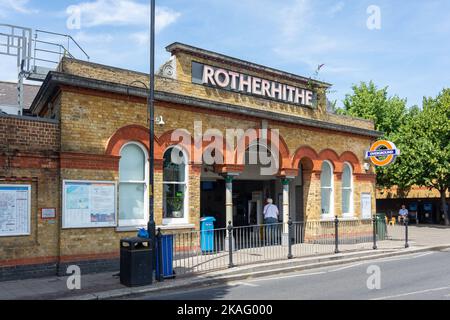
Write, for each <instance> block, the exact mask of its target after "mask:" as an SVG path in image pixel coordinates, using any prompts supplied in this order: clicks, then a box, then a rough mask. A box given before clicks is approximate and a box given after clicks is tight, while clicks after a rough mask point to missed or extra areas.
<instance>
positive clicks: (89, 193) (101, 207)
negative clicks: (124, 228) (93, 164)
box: [62, 180, 117, 228]
mask: <svg viewBox="0 0 450 320" xmlns="http://www.w3.org/2000/svg"><path fill="white" fill-rule="evenodd" d="M62 220H63V221H62V227H63V228H98V227H115V226H116V221H117V210H116V183H115V182H111V181H75V180H64V181H63V211H62Z"/></svg>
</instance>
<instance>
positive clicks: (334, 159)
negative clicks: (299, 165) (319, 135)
mask: <svg viewBox="0 0 450 320" xmlns="http://www.w3.org/2000/svg"><path fill="white" fill-rule="evenodd" d="M319 159H320V160H322V161H324V160H328V161H330V162H331V163H332V164H333V169H334V172H335V173H336V172H342V162H341V161H340V159H339V156H338V154H337V153H336V152H335V151H334V150H332V149H323V150H322V151H320V152H319Z"/></svg>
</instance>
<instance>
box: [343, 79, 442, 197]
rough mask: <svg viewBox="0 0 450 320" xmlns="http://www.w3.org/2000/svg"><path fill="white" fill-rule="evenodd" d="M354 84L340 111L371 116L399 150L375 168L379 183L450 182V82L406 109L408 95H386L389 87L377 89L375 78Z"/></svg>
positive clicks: (432, 185) (401, 185)
mask: <svg viewBox="0 0 450 320" xmlns="http://www.w3.org/2000/svg"><path fill="white" fill-rule="evenodd" d="M352 89H353V93H352V94H348V95H347V96H346V97H345V99H344V101H343V103H344V109H338V113H339V114H345V115H351V116H356V117H361V118H365V119H369V120H373V121H374V122H375V128H376V129H377V130H379V131H382V132H383V133H384V135H383V138H385V139H387V140H390V141H392V142H394V143H395V145H396V146H397V147H398V148H399V149H400V151H401V155H400V156H399V157H397V159H396V161H395V163H393V164H392V165H390V166H388V167H385V168H377V169H376V172H377V184H378V185H379V186H384V187H391V186H393V185H397V186H398V187H399V188H400V189H403V190H407V189H408V188H410V187H411V186H412V185H415V184H416V185H422V186H428V187H430V188H436V189H438V190H439V191H442V190H445V189H448V188H450V88H447V89H444V90H443V91H442V92H441V93H440V94H439V95H438V96H437V97H436V98H424V100H423V107H422V110H421V109H420V108H419V107H418V106H413V107H411V108H410V109H409V110H408V109H407V108H406V100H405V99H400V98H399V97H398V96H393V97H388V93H387V88H383V89H378V88H377V87H376V86H375V84H374V83H373V82H370V83H369V84H366V83H364V82H362V83H360V85H359V86H356V85H355V86H353V88H352Z"/></svg>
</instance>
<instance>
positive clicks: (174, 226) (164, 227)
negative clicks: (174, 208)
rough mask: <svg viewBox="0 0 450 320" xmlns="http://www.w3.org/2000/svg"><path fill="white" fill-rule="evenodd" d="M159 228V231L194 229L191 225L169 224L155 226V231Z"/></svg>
mask: <svg viewBox="0 0 450 320" xmlns="http://www.w3.org/2000/svg"><path fill="white" fill-rule="evenodd" d="M158 228H161V230H175V229H195V224H193V223H169V224H162V225H159V226H156V229H158Z"/></svg>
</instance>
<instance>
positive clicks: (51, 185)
mask: <svg viewBox="0 0 450 320" xmlns="http://www.w3.org/2000/svg"><path fill="white" fill-rule="evenodd" d="M175 54H176V75H177V79H170V78H165V77H162V76H157V80H156V83H155V85H156V90H157V91H158V92H160V93H161V94H163V93H164V94H169V95H170V94H176V95H182V96H184V97H187V98H201V99H205V100H209V101H212V102H220V103H228V104H232V105H236V106H240V107H241V108H242V109H243V110H246V109H248V110H258V111H270V112H276V113H278V114H280V115H288V116H291V117H293V118H295V117H298V118H299V119H310V120H311V121H322V122H323V123H329V124H333V125H335V126H337V127H339V126H344V125H346V126H349V127H352V128H357V129H358V130H362V132H364V131H367V132H369V131H373V123H372V122H368V121H365V120H361V119H354V118H348V117H341V116H337V115H334V114H330V113H327V112H326V110H325V109H326V108H325V101H326V100H325V91H324V89H323V88H321V89H318V90H319V105H318V106H317V107H316V108H305V107H299V106H294V105H290V104H288V103H281V102H275V101H268V100H264V99H262V98H258V97H251V96H245V95H241V94H238V93H232V92H226V91H223V90H219V89H214V88H209V87H205V86H201V85H197V84H193V83H192V81H191V78H190V64H191V61H193V60H195V61H198V62H205V63H206V62H208V60H207V59H206V58H205V57H199V56H193V55H190V54H188V53H186V52H176V53H175ZM210 63H213V64H214V65H216V66H218V67H227V68H231V69H233V68H237V66H230V65H228V64H226V63H224V62H220V61H213V62H210ZM58 71H59V73H55V74H53V75H52V74H49V76H48V77H47V80H46V81H47V82H45V83H44V85H43V87H44V86H47V87H46V88H47V89H46V90H47V91H43V90H41V91H43V92H40V94H38V97H37V98H36V100H35V102H34V104H33V106H32V112H34V113H35V114H37V115H39V116H40V117H43V118H39V119H43V120H38V119H26V118H24V117H22V118H17V117H6V116H0V140H1V141H2V144H1V146H0V179H2V180H8V181H13V183H20V182H22V181H30V183H31V184H32V233H31V235H30V236H25V237H0V280H1V279H2V277H3V278H8V277H11V276H12V275H11V274H12V271H11V268H12V267H14V266H23V268H26V269H27V268H28V269H27V270H31V271H30V272H32V270H35V272H36V273H39V274H48V273H49V272H50V273H51V272H53V271H55V270H56V271H58V270H59V271H58V272H59V273H64V266H66V265H68V264H70V263H78V264H80V265H81V266H82V269H83V270H82V271H83V272H87V271H99V270H106V269H108V268H113V269H114V268H117V257H118V255H119V251H118V243H119V239H120V238H123V237H127V236H133V235H135V233H136V232H135V231H129V230H125V231H124V230H122V229H120V228H116V227H110V228H74V229H63V228H61V225H62V224H61V219H62V218H61V211H62V204H61V202H62V199H61V189H62V187H61V186H62V181H63V180H98V181H100V180H106V181H115V182H118V178H119V160H120V148H121V147H122V146H123V145H124V144H125V143H126V142H129V141H135V142H138V143H140V144H141V145H143V146H144V147H145V148H148V145H149V141H148V136H147V128H148V124H147V104H146V98H145V96H139V95H133V94H126V92H127V91H125V93H124V92H122V93H119V92H111V91H108V90H106V89H104V88H106V87H111V88H113V87H114V88H118V89H117V90H119V89H121V88H122V89H123V90H125V89H124V87H123V85H127V86H129V87H131V88H132V89H135V90H137V89H139V88H142V86H141V85H140V84H139V83H138V81H143V82H145V83H147V82H148V81H147V75H145V74H140V73H136V72H132V71H129V70H122V69H117V68H113V67H108V66H102V65H97V64H93V63H87V62H82V61H77V60H71V59H67V58H64V59H63V60H62V62H61V63H60V65H59V67H58ZM246 73H248V74H251V75H261V72H260V71H257V70H252V69H249V70H246ZM55 75H66V76H69V75H70V76H71V77H72V78H71V79H72V80H71V81H75V80H76V81H80V83H82V82H86V83H87V82H88V79H94V80H95V81H97V82H95V83H93V84H91V85H86V86H85V87H81V86H80V85H79V84H77V85H75V84H73V82H72V84H71V83H70V81H69V82H68V83H64V84H61V83H56V81H54V82H52V80H51V77H52V76H55ZM262 76H264V77H265V78H267V79H273V80H277V77H276V76H274V75H273V74H271V73H270V72H268V73H267V74H262ZM283 81H284V82H286V83H290V84H293V85H301V86H304V85H305V84H304V83H300V84H299V83H296V82H294V81H293V80H292V79H291V80H290V79H284V80H283ZM131 83H133V84H132V85H130V84H131ZM51 85H53V87H51ZM51 88H53V89H51ZM122 89H121V90H122ZM127 90H128V89H127ZM44 97H45V98H44ZM155 115H156V116H162V117H163V119H164V121H165V125H162V126H160V125H155V137H154V139H155V173H154V198H155V200H154V201H155V203H154V204H155V221H156V224H157V225H161V224H162V223H163V221H162V216H163V212H162V207H163V205H162V202H163V187H162V178H163V174H162V157H163V154H164V151H165V150H166V149H167V148H168V147H169V146H171V145H175V144H177V141H171V139H170V137H171V133H172V132H173V130H176V129H179V128H184V129H186V130H188V131H189V132H191V133H193V132H194V121H202V126H203V131H206V130H207V129H212V128H215V129H219V130H221V131H222V132H225V130H226V129H227V128H234V129H244V130H246V129H249V128H256V129H258V128H261V124H262V121H263V120H267V124H268V128H269V130H271V129H277V130H279V133H280V139H281V147H280V150H278V151H279V153H280V156H281V159H282V160H281V164H280V166H281V168H280V172H279V173H278V175H279V176H287V175H292V174H293V175H296V174H297V173H298V168H299V164H300V163H301V164H302V165H303V168H304V170H303V181H304V183H303V189H304V190H303V193H304V212H305V217H306V218H307V219H311V220H314V219H320V170H321V165H322V162H323V161H324V160H328V161H330V162H331V163H332V164H333V167H334V189H335V190H336V191H335V196H334V207H335V214H336V215H338V216H342V212H341V211H342V210H341V192H340V190H341V175H342V168H343V164H344V162H347V163H349V164H350V165H351V166H352V169H353V173H354V175H353V186H354V190H353V194H354V196H353V205H354V209H355V210H354V211H355V212H354V216H355V217H356V218H358V217H360V215H361V212H360V194H361V193H362V192H370V193H371V194H372V208H373V209H374V208H375V176H374V174H373V172H372V171H369V172H365V171H364V170H363V169H362V168H363V163H364V159H363V154H364V151H365V150H366V149H367V148H368V147H369V146H370V144H371V142H372V141H374V140H375V139H376V136H375V135H374V134H373V133H372V134H367V135H365V134H355V133H351V132H349V131H348V130H347V131H345V130H342V131H341V130H339V129H333V128H332V129H330V128H325V127H321V126H320V125H319V126H317V125H314V126H313V125H311V126H309V125H297V124H293V123H286V122H284V121H281V120H276V119H265V118H264V116H261V117H254V116H252V115H246V114H242V113H241V114H237V113H234V112H228V111H226V110H222V111H221V110H213V109H211V110H207V111H206V110H205V108H200V107H196V106H192V105H187V104H183V103H176V102H168V101H162V100H158V101H156V104H155ZM51 117H53V118H55V119H56V120H51V119H49V118H51ZM45 119H47V120H45ZM248 142H251V141H248ZM192 152H193V150H192V149H190V150H187V153H188V155H189V160H190V163H189V171H188V190H189V191H188V192H189V193H188V195H187V196H188V198H189V207H188V225H187V227H186V228H188V230H189V229H190V230H192V229H198V228H199V218H200V194H201V193H200V182H201V176H202V166H201V165H198V164H195V163H193V162H192ZM227 168H234V169H236V168H237V167H236V166H235V164H225V165H224V166H222V167H221V169H220V170H223V171H225V172H226V171H227V170H229V169H227ZM0 182H1V181H0ZM46 207H55V208H57V210H56V211H57V218H56V219H54V220H42V219H40V218H39V213H38V212H39V209H40V208H46ZM169 229H170V227H169ZM182 230H186V229H182ZM169 231H170V230H169ZM172 232H177V230H175V229H174V230H172ZM32 266H35V268H33V267H32ZM39 266H41V267H39ZM58 266H59V267H60V268H59V269H58V268H57V267H58ZM1 270H3V271H1ZM39 270H40V271H39ZM42 270H44V271H42ZM56 271H55V272H56ZM2 272H3V273H2ZM2 274H3V276H2ZM27 275H28V274H27Z"/></svg>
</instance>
